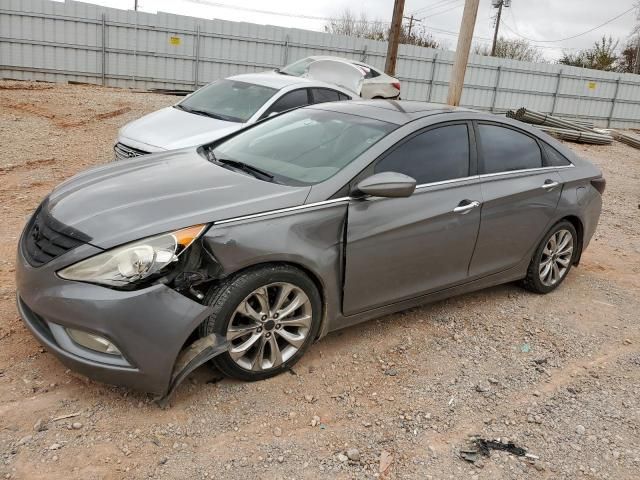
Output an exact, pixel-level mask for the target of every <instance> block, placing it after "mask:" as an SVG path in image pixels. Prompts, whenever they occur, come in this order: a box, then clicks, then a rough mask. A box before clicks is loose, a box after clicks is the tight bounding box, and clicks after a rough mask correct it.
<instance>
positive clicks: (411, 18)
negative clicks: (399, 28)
mask: <svg viewBox="0 0 640 480" xmlns="http://www.w3.org/2000/svg"><path fill="white" fill-rule="evenodd" d="M402 18H405V19H407V20H409V29H408V31H407V37H411V29H412V28H413V22H418V23H419V22H421V21H422V20H418V19H417V18H413V14H411V16H410V17H402Z"/></svg>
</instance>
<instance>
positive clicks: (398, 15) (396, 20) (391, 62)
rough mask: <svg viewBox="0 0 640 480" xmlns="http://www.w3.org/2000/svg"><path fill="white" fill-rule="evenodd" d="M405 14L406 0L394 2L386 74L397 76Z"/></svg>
mask: <svg viewBox="0 0 640 480" xmlns="http://www.w3.org/2000/svg"><path fill="white" fill-rule="evenodd" d="M403 12H404V0H394V4H393V18H392V19H391V30H389V42H388V45H387V61H386V62H385V64H384V73H386V74H387V75H391V76H392V77H393V76H394V75H395V74H396V59H397V58H398V43H399V42H400V31H401V30H402V16H403Z"/></svg>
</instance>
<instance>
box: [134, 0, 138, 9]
mask: <svg viewBox="0 0 640 480" xmlns="http://www.w3.org/2000/svg"><path fill="white" fill-rule="evenodd" d="M133 9H134V10H135V11H136V12H137V11H138V0H134V2H133Z"/></svg>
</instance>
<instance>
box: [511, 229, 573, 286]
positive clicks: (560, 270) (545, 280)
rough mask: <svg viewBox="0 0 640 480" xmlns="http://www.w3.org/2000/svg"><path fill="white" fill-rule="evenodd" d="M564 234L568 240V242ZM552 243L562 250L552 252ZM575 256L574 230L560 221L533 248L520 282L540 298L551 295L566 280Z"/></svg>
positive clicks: (553, 248) (553, 249) (557, 249)
mask: <svg viewBox="0 0 640 480" xmlns="http://www.w3.org/2000/svg"><path fill="white" fill-rule="evenodd" d="M567 234H568V235H570V236H571V238H570V239H568V238H567V236H566V235H567ZM552 239H554V241H555V245H556V246H557V247H562V248H555V247H554V246H553V245H554V243H553V241H552ZM565 242H566V245H565V246H563V244H565ZM577 255H578V234H577V232H576V229H575V227H574V226H573V224H572V223H571V222H569V221H567V220H561V221H560V222H558V223H556V224H555V225H554V226H553V227H551V229H550V230H549V231H548V232H547V234H546V235H545V236H544V238H543V239H542V241H541V242H540V244H539V245H538V247H537V248H536V251H535V253H534V254H533V258H532V259H531V262H530V263H529V267H528V269H527V276H526V277H525V278H524V280H523V281H522V285H523V287H524V288H526V289H527V290H530V291H532V292H535V293H540V294H544V293H549V292H552V291H553V290H555V289H556V288H558V286H560V284H561V283H562V282H563V281H564V279H565V278H567V275H568V274H569V271H570V270H571V267H572V265H573V263H574V261H575V259H576V256H577ZM543 264H544V265H543ZM565 264H566V265H565Z"/></svg>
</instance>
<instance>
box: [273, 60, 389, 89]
mask: <svg viewBox="0 0 640 480" xmlns="http://www.w3.org/2000/svg"><path fill="white" fill-rule="evenodd" d="M318 60H335V61H342V62H348V63H351V64H352V65H355V66H357V67H359V68H360V69H362V70H363V72H364V81H363V83H362V91H361V92H360V96H361V97H362V98H388V99H399V98H400V81H399V80H398V79H397V78H393V77H391V76H389V75H387V74H386V73H384V72H381V71H380V70H378V69H376V68H374V67H372V66H371V65H367V64H366V63H364V62H358V61H357V60H350V59H348V58H342V57H331V56H328V55H316V56H311V57H305V58H303V59H301V60H298V61H297V62H293V63H290V64H289V65H287V66H286V67H283V68H279V69H278V70H276V72H278V73H280V74H283V75H293V76H294V77H299V76H300V75H303V74H304V73H305V72H306V71H307V69H308V67H309V65H310V64H312V63H313V62H316V61H318Z"/></svg>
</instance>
